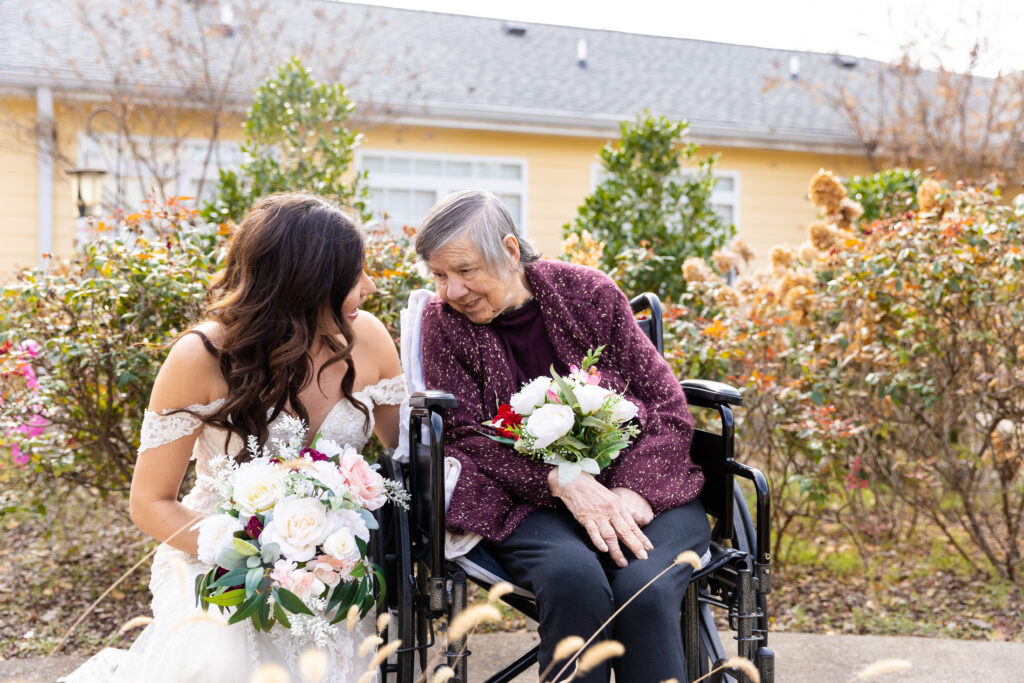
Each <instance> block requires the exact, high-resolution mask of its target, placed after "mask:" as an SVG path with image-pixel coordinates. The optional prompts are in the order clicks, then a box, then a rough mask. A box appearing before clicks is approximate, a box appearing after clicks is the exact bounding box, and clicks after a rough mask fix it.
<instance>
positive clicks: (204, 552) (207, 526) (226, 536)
mask: <svg viewBox="0 0 1024 683" xmlns="http://www.w3.org/2000/svg"><path fill="white" fill-rule="evenodd" d="M192 528H193V529H196V528H198V529H199V552H198V553H197V555H198V556H199V561H200V562H202V563H203V564H209V565H213V564H217V555H219V554H220V551H221V550H223V549H224V548H227V547H230V546H231V539H232V538H233V537H234V535H235V532H236V531H241V530H242V529H244V528H245V527H244V526H242V523H241V522H240V521H238V520H237V519H235V518H234V517H232V516H231V515H223V514H222V515H211V516H209V517H207V518H206V519H203V520H201V521H200V522H199V523H198V524H196V525H195V526H194V527H192Z"/></svg>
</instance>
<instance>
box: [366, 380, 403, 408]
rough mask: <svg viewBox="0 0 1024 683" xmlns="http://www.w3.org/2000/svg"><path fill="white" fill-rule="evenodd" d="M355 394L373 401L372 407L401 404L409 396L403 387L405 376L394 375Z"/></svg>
mask: <svg viewBox="0 0 1024 683" xmlns="http://www.w3.org/2000/svg"><path fill="white" fill-rule="evenodd" d="M357 393H359V394H365V395H366V396H367V397H368V398H369V399H370V400H371V401H373V403H374V405H378V406H394V405H398V404H399V403H401V402H402V401H403V400H404V399H405V397H406V396H408V395H409V389H408V387H406V385H405V375H395V376H394V377H389V378H387V379H382V380H381V381H379V382H377V383H376V384H372V385H370V386H368V387H366V388H364V389H363V390H362V391H360V392H357Z"/></svg>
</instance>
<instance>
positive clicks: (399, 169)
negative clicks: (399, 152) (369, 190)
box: [388, 157, 412, 175]
mask: <svg viewBox="0 0 1024 683" xmlns="http://www.w3.org/2000/svg"><path fill="white" fill-rule="evenodd" d="M388 173H396V174H401V175H409V174H410V173H412V161H411V160H410V159H401V158H395V157H391V158H390V159H388Z"/></svg>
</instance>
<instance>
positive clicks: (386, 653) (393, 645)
mask: <svg viewBox="0 0 1024 683" xmlns="http://www.w3.org/2000/svg"><path fill="white" fill-rule="evenodd" d="M400 647H402V641H401V640H392V641H391V642H390V643H388V644H387V645H385V646H384V647H382V648H379V649H378V650H377V653H376V654H374V655H373V659H371V660H370V665H369V666H368V667H366V673H368V674H370V675H371V676H372V675H373V674H374V673H376V671H377V667H379V666H380V665H381V664H383V663H384V662H385V661H387V658H388V657H390V656H391V655H393V654H394V653H395V651H396V650H398V648H400Z"/></svg>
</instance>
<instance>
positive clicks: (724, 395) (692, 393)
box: [679, 379, 743, 408]
mask: <svg viewBox="0 0 1024 683" xmlns="http://www.w3.org/2000/svg"><path fill="white" fill-rule="evenodd" d="M679 384H680V386H682V387H683V393H684V394H685V395H686V401H687V403H689V404H691V405H695V406H700V407H702V408H713V407H715V405H719V404H722V403H727V404H729V405H733V406H741V405H743V395H742V394H740V392H739V390H737V389H736V388H735V387H731V386H729V385H728V384H722V383H721V382H712V381H711V380H707V379H684V380H683V381H681V382H680V383H679Z"/></svg>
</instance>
